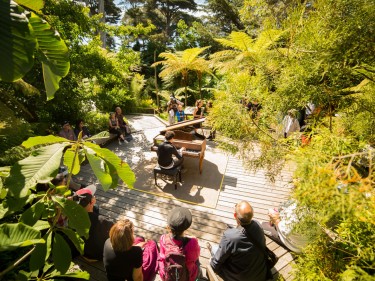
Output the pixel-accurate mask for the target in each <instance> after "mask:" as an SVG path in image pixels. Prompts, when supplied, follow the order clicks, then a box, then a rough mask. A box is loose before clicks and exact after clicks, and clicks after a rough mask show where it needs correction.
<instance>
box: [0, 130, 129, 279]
mask: <svg viewBox="0 0 375 281" xmlns="http://www.w3.org/2000/svg"><path fill="white" fill-rule="evenodd" d="M105 134H107V135H108V133H105ZM102 135H103V133H102V134H99V135H95V136H92V137H91V138H89V139H87V140H85V141H83V140H82V139H81V136H79V137H78V140H77V141H74V142H73V141H68V140H66V139H64V138H60V137H56V136H46V137H39V136H38V137H32V138H29V139H28V140H27V141H25V142H23V144H22V145H23V146H24V147H25V148H33V149H34V150H33V152H32V154H31V155H30V156H29V157H27V158H25V159H23V160H20V161H18V162H17V163H16V164H15V165H13V166H12V167H11V169H10V170H9V169H5V168H3V169H1V174H0V177H1V178H2V180H1V181H0V183H1V185H0V191H1V192H0V195H1V196H0V203H1V205H0V220H1V222H2V224H1V225H0V240H1V247H0V251H4V252H9V251H15V250H16V249H19V248H20V247H29V251H28V252H27V253H23V252H18V251H17V253H16V252H15V253H14V254H13V258H14V259H19V260H20V261H23V260H27V261H28V262H29V267H30V272H27V271H25V270H24V271H22V272H20V273H19V274H20V275H19V276H18V278H22V279H25V278H26V279H25V280H33V279H35V280H49V279H58V278H82V279H85V280H88V278H89V276H88V275H87V274H86V273H81V272H69V273H67V271H68V269H69V268H70V267H71V266H72V265H71V259H72V256H71V250H70V248H69V244H68V243H67V241H66V239H68V240H70V241H71V242H72V245H74V247H76V248H77V250H78V251H79V252H81V253H82V251H83V240H82V238H81V237H84V238H87V237H88V234H89V228H90V219H89V217H88V214H87V211H86V210H85V209H84V208H83V207H82V206H80V205H79V204H77V203H76V202H74V201H72V200H71V199H70V198H68V196H70V192H67V191H68V190H67V186H54V185H52V184H51V183H49V184H48V188H47V190H45V191H42V192H38V193H36V185H37V183H48V182H49V181H50V180H51V179H52V178H53V177H54V176H55V175H56V174H57V171H58V168H59V166H60V163H61V159H63V163H64V165H66V166H67V167H68V171H69V172H70V174H69V177H68V180H67V185H69V182H70V179H71V176H72V174H77V173H78V172H79V170H80V165H81V163H82V162H83V161H84V160H85V159H88V160H89V164H90V165H91V168H92V169H93V170H94V173H95V175H96V176H97V177H98V180H99V181H100V183H101V184H102V186H103V188H104V190H108V189H109V188H115V187H117V186H118V184H119V179H121V180H122V181H123V183H124V184H126V185H127V186H128V187H130V188H131V187H132V186H133V184H134V182H135V176H134V173H133V172H132V171H131V170H130V168H129V166H128V165H127V164H126V163H124V162H122V161H121V159H119V158H118V157H117V156H116V155H115V154H114V153H113V152H111V151H109V150H108V149H103V148H100V147H99V146H98V145H96V144H93V143H91V142H89V141H92V140H96V139H98V138H100V137H102ZM4 178H5V181H3V179H4ZM15 215H16V216H15ZM17 217H19V221H18V223H12V224H9V223H4V222H6V221H8V220H9V221H12V222H15V218H17ZM62 221H63V223H62ZM30 246H33V247H30ZM29 257H30V258H29ZM28 258H29V259H28ZM50 261H51V262H53V267H52V266H51V265H49V264H48V263H47V264H46V262H50ZM12 269H13V267H12V266H8V268H7V269H5V270H3V271H2V272H0V277H1V276H3V275H4V274H6V273H7V272H8V271H10V270H12ZM12 274H13V273H10V275H12ZM40 278H45V279H40Z"/></svg>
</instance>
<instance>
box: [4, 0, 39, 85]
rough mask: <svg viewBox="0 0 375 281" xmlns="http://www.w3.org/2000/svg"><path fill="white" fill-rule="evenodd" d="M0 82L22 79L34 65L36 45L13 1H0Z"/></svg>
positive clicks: (19, 9) (21, 12)
mask: <svg viewBox="0 0 375 281" xmlns="http://www.w3.org/2000/svg"><path fill="white" fill-rule="evenodd" d="M0 30H1V32H0V61H1V64H0V80H2V81H6V82H12V81H15V80H18V79H20V78H22V77H23V76H24V75H25V74H26V73H27V72H28V71H29V70H30V69H31V68H32V66H33V64H34V51H35V48H36V45H37V41H36V38H35V37H34V36H33V34H32V28H31V25H30V24H29V20H28V18H27V16H26V14H25V12H24V9H23V8H22V7H21V6H19V5H17V4H16V3H15V2H13V1H9V0H0Z"/></svg>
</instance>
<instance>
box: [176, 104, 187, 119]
mask: <svg viewBox="0 0 375 281" xmlns="http://www.w3.org/2000/svg"><path fill="white" fill-rule="evenodd" d="M176 117H177V122H182V121H185V118H186V116H185V111H184V109H183V108H182V105H181V104H179V105H178V106H177V111H176Z"/></svg>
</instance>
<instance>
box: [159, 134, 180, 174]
mask: <svg viewBox="0 0 375 281" xmlns="http://www.w3.org/2000/svg"><path fill="white" fill-rule="evenodd" d="M173 138H174V132H173V131H167V132H166V133H165V141H164V142H163V143H162V144H160V145H159V147H158V151H157V153H158V164H159V166H160V167H161V168H163V169H167V170H168V169H173V168H175V167H178V166H181V165H182V163H183V162H184V158H183V156H182V152H183V151H184V150H185V147H181V149H180V150H177V148H176V147H175V146H174V145H173V144H172V141H173ZM173 155H174V156H176V158H177V159H176V160H174V159H173Z"/></svg>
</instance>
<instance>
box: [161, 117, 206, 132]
mask: <svg viewBox="0 0 375 281" xmlns="http://www.w3.org/2000/svg"><path fill="white" fill-rule="evenodd" d="M204 121H206V118H205V117H202V118H198V119H193V120H186V121H182V122H178V123H176V124H173V125H168V126H166V127H165V129H164V130H161V131H160V133H165V132H166V131H173V130H177V129H181V128H184V127H187V126H192V125H194V124H199V123H203V122H204Z"/></svg>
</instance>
